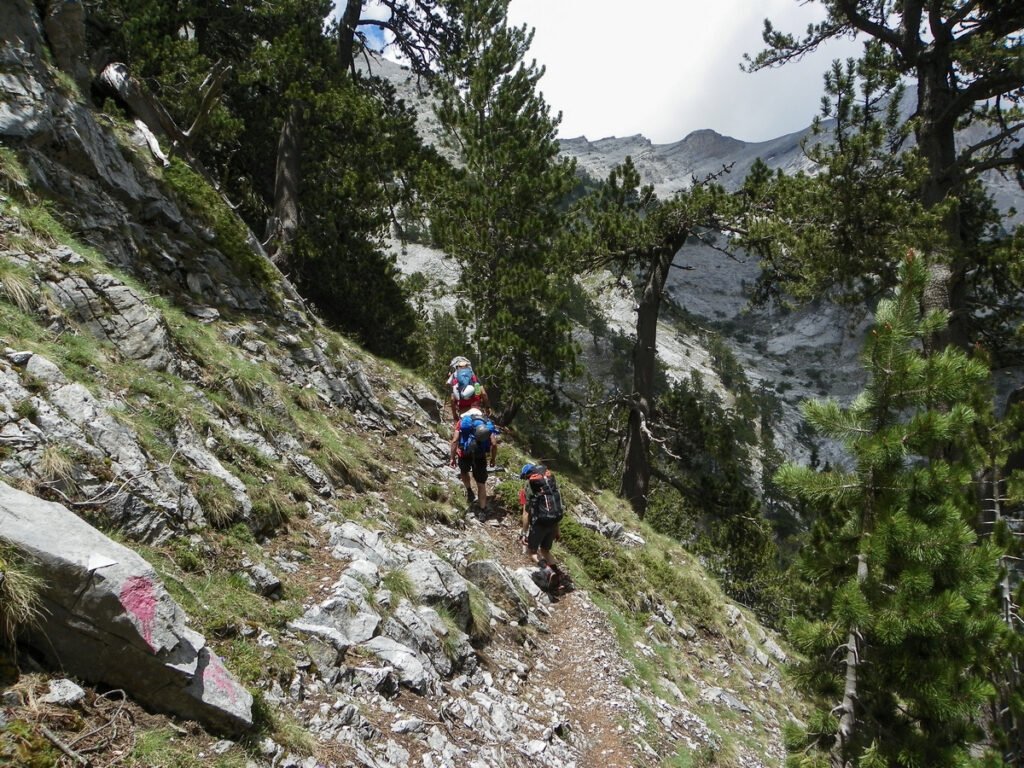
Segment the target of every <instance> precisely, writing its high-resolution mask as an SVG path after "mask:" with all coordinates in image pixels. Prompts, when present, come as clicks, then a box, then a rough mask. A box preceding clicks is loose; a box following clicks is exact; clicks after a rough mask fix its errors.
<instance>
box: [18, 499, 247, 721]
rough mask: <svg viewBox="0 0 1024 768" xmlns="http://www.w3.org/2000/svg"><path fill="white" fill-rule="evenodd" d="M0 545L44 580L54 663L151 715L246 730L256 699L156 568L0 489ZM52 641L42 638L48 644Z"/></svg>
mask: <svg viewBox="0 0 1024 768" xmlns="http://www.w3.org/2000/svg"><path fill="white" fill-rule="evenodd" d="M0 538H3V539H6V540H7V541H9V542H11V543H12V544H13V545H14V546H16V547H17V548H19V549H20V550H22V551H23V552H25V553H27V554H28V555H29V556H30V557H31V558H33V559H34V560H36V561H37V562H38V563H40V565H41V567H42V568H43V569H44V570H45V573H46V574H47V578H46V581H45V582H44V587H43V592H42V599H43V606H44V608H45V613H44V616H43V619H42V620H41V623H40V626H39V627H38V628H36V629H35V630H34V631H33V632H34V633H36V634H38V635H40V636H41V638H40V639H37V642H35V646H36V648H37V649H38V650H40V651H41V652H43V653H46V654H48V655H49V656H50V657H51V658H50V659H49V661H50V663H52V664H54V665H56V666H58V667H60V668H63V669H64V670H66V671H67V672H70V673H72V674H74V675H76V676H78V677H80V678H82V679H83V680H90V681H94V682H101V683H104V684H107V685H112V686H114V687H118V688H124V689H125V690H126V691H128V692H129V694H130V695H131V696H132V697H133V698H135V699H136V700H138V701H140V702H142V703H144V704H146V705H147V706H150V707H153V708H154V709H157V710H160V711H164V712H171V713H174V714H176V715H179V716H181V717H184V718H186V719H190V720H198V721H200V722H202V723H205V724H206V725H207V726H209V727H211V728H214V729H215V730H220V731H225V732H228V733H240V732H241V731H244V730H245V729H247V728H248V727H249V726H250V725H251V724H252V696H251V695H250V694H249V692H248V691H247V690H246V689H245V688H244V687H243V686H242V685H240V684H239V683H238V682H237V681H236V680H235V679H234V678H233V677H232V676H231V673H230V672H228V670H227V669H225V668H224V666H223V664H221V662H220V660H219V659H218V658H217V657H216V655H214V654H212V653H211V652H210V650H209V649H208V648H207V647H206V641H205V639H204V638H203V637H202V635H199V634H198V633H196V632H194V631H192V630H190V629H189V628H188V627H187V626H186V625H185V617H184V614H183V613H182V611H181V609H180V608H179V607H178V605H177V603H175V602H174V600H173V599H172V598H171V596H170V595H169V594H167V591H166V589H164V586H163V584H162V583H161V582H160V580H159V579H158V577H157V575H156V572H155V571H154V570H153V568H152V566H150V565H149V563H147V562H146V561H145V560H143V559H142V558H141V557H139V556H138V555H137V554H135V553H134V552H133V551H132V550H130V549H127V548H126V547H123V546H121V545H120V544H117V543H116V542H114V541H111V540H110V539H108V538H107V537H106V536H104V535H103V534H101V533H100V532H99V531H97V530H96V529H94V528H93V527H92V526H90V525H89V524H88V523H86V522H85V521H83V520H81V519H80V518H79V517H78V516H77V515H75V514H74V513H72V512H70V511H69V510H68V509H66V508H65V507H63V506H61V505H60V504H54V503H52V502H47V501H43V500H41V499H38V498H36V497H35V496H31V495H29V494H27V493H23V492H21V491H18V490H16V489H14V488H12V487H10V486H9V485H7V484H6V483H0ZM42 638H45V639H42Z"/></svg>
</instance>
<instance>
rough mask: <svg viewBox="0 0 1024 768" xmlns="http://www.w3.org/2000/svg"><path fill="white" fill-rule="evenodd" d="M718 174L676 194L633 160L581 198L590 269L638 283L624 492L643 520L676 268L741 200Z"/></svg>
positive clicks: (579, 227) (579, 221) (579, 232)
mask: <svg viewBox="0 0 1024 768" xmlns="http://www.w3.org/2000/svg"><path fill="white" fill-rule="evenodd" d="M713 182H714V180H713V179H706V180H704V181H703V182H700V183H696V184H694V185H693V186H692V187H691V188H690V189H688V190H685V191H681V192H678V193H676V194H675V195H674V196H673V197H671V198H670V199H668V200H659V199H658V197H657V196H656V195H655V194H654V188H653V187H651V186H649V185H643V186H642V185H641V183H640V173H639V172H638V171H637V169H636V167H635V166H634V165H633V161H632V159H631V158H629V157H627V158H626V160H625V162H624V163H623V164H622V165H621V166H618V167H616V168H614V169H613V170H612V171H611V173H610V174H609V175H608V179H607V181H605V183H604V184H603V185H602V186H601V187H600V188H599V189H598V190H597V192H595V193H594V194H592V195H589V196H587V197H586V198H584V199H583V200H581V201H580V202H579V204H578V205H577V206H576V209H575V215H574V227H575V231H574V238H575V240H576V242H577V247H578V248H579V250H580V251H582V252H583V253H584V258H583V262H584V264H585V265H586V268H587V269H588V270H593V271H604V270H607V271H610V272H611V273H612V274H614V275H616V276H617V277H620V278H622V277H625V278H627V279H631V280H632V281H633V282H634V285H635V289H636V301H637V308H636V338H635V341H634V344H633V359H632V363H633V371H632V373H633V382H632V390H631V392H630V393H629V395H628V396H627V398H626V401H627V402H626V405H625V407H626V408H627V409H628V411H629V416H628V420H627V425H626V442H625V448H624V453H625V459H624V461H623V466H622V472H621V475H620V484H619V495H620V496H622V497H623V498H625V499H627V500H628V501H629V503H630V506H632V508H633V511H634V512H636V514H637V515H638V516H639V517H641V518H643V516H644V515H645V513H646V510H647V504H648V501H649V499H648V493H649V487H650V479H651V426H650V420H651V418H652V415H653V413H654V399H655V372H656V362H657V338H658V319H659V316H660V313H661V308H662V304H663V298H664V289H665V283H666V281H667V280H668V276H669V272H670V271H671V270H672V267H673V266H676V257H677V255H678V254H679V252H680V250H681V249H682V247H683V246H684V245H685V244H686V242H687V240H689V239H690V238H697V237H703V236H705V235H706V233H707V232H708V231H712V232H713V231H715V230H719V231H721V230H725V229H728V228H729V226H731V225H729V224H727V222H728V221H729V220H730V219H732V218H733V217H735V215H736V213H737V211H738V210H739V208H740V201H739V200H738V199H736V198H732V197H730V196H729V195H727V194H726V193H725V191H724V190H723V189H722V187H721V186H720V185H718V184H716V183H713Z"/></svg>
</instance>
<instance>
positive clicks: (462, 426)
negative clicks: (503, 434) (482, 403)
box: [450, 408, 498, 511]
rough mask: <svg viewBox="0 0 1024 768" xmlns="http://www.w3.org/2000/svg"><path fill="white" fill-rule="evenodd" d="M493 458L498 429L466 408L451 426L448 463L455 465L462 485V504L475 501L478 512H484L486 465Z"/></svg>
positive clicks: (480, 415)
mask: <svg viewBox="0 0 1024 768" xmlns="http://www.w3.org/2000/svg"><path fill="white" fill-rule="evenodd" d="M497 456H498V428H497V427H496V426H494V423H493V422H492V421H491V420H490V418H488V417H487V416H485V415H484V413H483V411H481V410H480V409H479V408H470V409H469V410H468V411H466V412H465V413H463V414H462V415H461V416H460V417H459V420H458V421H457V422H456V424H455V434H454V435H452V443H451V461H450V463H451V465H452V466H453V467H454V466H456V464H458V467H459V476H460V479H461V480H462V484H463V485H465V486H466V503H468V504H472V503H473V502H474V501H475V502H476V504H477V507H478V509H480V510H481V511H483V510H486V509H487V464H488V461H489V462H490V465H491V466H492V467H493V466H494V462H495V460H496V459H497ZM473 480H475V481H476V487H477V492H476V493H473V484H472V481H473Z"/></svg>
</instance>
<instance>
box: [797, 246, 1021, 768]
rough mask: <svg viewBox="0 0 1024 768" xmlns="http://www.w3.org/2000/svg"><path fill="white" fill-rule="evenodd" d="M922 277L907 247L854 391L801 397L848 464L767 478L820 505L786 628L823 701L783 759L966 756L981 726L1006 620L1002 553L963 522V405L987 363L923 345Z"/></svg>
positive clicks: (885, 761) (966, 509)
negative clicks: (861, 385) (865, 380)
mask: <svg viewBox="0 0 1024 768" xmlns="http://www.w3.org/2000/svg"><path fill="white" fill-rule="evenodd" d="M926 280H927V272H926V269H925V266H924V264H923V263H922V261H921V260H919V259H916V258H914V255H913V252H911V254H910V255H909V256H908V257H907V259H906V260H905V261H904V263H903V265H902V267H901V271H900V286H899V289H898V291H897V292H896V294H895V296H894V297H893V298H890V299H886V300H883V301H882V302H880V303H879V306H878V310H877V313H876V319H875V326H874V329H873V330H872V332H871V334H870V336H869V338H868V340H867V343H866V347H865V351H864V355H863V359H864V364H865V366H866V368H867V370H868V372H869V374H870V382H869V384H868V385H867V387H866V389H865V390H864V392H862V393H861V395H860V396H859V397H858V398H856V400H855V401H854V402H853V403H852V404H851V405H850V406H849V407H848V408H840V406H839V405H838V404H837V403H836V402H834V401H826V402H822V403H808V404H807V405H806V406H805V409H804V412H805V415H806V418H807V419H808V421H809V422H810V423H811V424H812V425H813V426H814V427H815V428H817V429H818V430H819V431H820V432H821V433H823V434H826V435H829V436H831V437H834V438H839V439H842V440H844V441H845V442H846V444H847V446H848V448H849V451H850V454H851V456H852V461H853V466H852V467H851V468H850V469H849V470H839V469H833V470H828V471H823V472H820V473H819V472H815V471H814V470H813V469H810V468H806V467H799V466H796V465H787V466H786V467H784V468H783V469H782V470H780V472H779V474H778V476H777V480H778V482H779V483H780V485H781V486H782V487H783V488H784V489H785V490H787V491H789V492H790V493H792V494H793V495H794V496H795V497H797V498H799V499H801V500H802V501H804V502H806V503H807V504H808V505H810V506H811V507H812V508H813V509H815V510H816V511H817V512H818V514H819V517H818V520H817V522H816V524H815V526H814V530H813V536H812V541H811V542H810V545H809V546H808V547H807V548H805V551H804V556H803V558H802V561H801V572H802V573H803V574H805V576H806V578H807V579H808V581H809V587H810V590H809V594H812V595H815V596H816V601H815V604H814V605H813V606H812V612H811V615H810V617H809V618H804V619H800V620H797V621H795V622H794V625H793V627H792V630H793V631H792V635H791V637H792V639H793V641H794V643H795V644H796V645H797V647H798V648H799V650H800V651H801V652H802V653H803V654H804V655H805V658H804V660H802V661H801V662H799V663H797V664H796V665H795V667H794V672H795V677H796V679H797V681H798V682H799V683H800V684H801V685H802V687H803V688H804V689H805V690H806V691H807V692H809V693H811V694H814V695H815V696H816V697H817V698H818V700H819V701H820V705H819V708H818V709H817V711H816V712H815V714H814V716H813V717H812V718H811V719H810V721H809V723H808V725H807V727H806V729H805V730H804V731H803V732H802V733H800V734H795V733H794V734H790V744H789V747H790V750H791V755H790V758H789V765H791V766H826V765H829V766H832V768H841V767H843V766H872V767H873V768H874V767H875V766H894V767H895V766H903V765H920V766H930V767H936V768H937V767H939V766H959V765H966V764H967V763H968V762H970V758H969V746H970V745H972V744H974V743H975V742H977V741H979V739H980V737H981V731H980V728H979V727H978V722H977V721H978V718H979V714H980V712H981V710H982V706H983V704H984V703H985V700H986V698H987V697H989V696H991V694H992V693H993V691H992V686H991V685H990V684H989V683H988V682H987V680H986V676H985V670H983V669H982V662H984V660H985V659H986V658H987V654H988V649H989V646H990V645H991V644H992V643H993V641H995V640H997V639H998V638H999V637H1002V636H1003V635H1004V633H1005V625H1004V624H1002V622H1001V621H1000V617H999V614H998V611H996V610H995V604H994V601H993V595H994V590H995V585H996V582H997V576H998V558H999V552H998V551H997V549H996V547H995V546H993V545H992V544H991V543H988V542H982V543H979V542H978V541H977V539H976V536H975V534H974V531H973V528H972V526H971V522H972V521H973V517H974V499H973V493H974V491H973V485H972V482H971V475H970V468H969V457H970V455H971V453H972V451H973V449H974V445H975V433H974V430H973V425H974V423H975V422H976V420H977V413H976V411H975V409H974V408H972V407H971V405H970V403H972V402H974V400H975V398H974V395H975V393H976V392H977V391H978V388H979V387H981V388H984V383H985V381H986V378H987V376H988V371H987V368H986V366H985V365H983V364H981V363H979V362H976V361H973V360H971V359H969V358H968V357H967V356H966V355H965V354H964V353H963V352H962V351H960V350H958V349H955V348H954V347H947V348H946V349H945V350H943V351H933V352H931V353H926V352H925V351H923V344H922V341H923V339H924V338H926V337H930V336H932V335H934V334H935V333H936V331H938V330H939V329H940V328H941V326H942V325H943V324H944V323H945V322H946V317H945V315H944V314H942V313H939V312H931V313H929V314H927V315H925V316H922V314H921V311H920V308H919V306H920V305H919V301H920V297H921V293H922V291H923V290H924V287H925V283H926ZM951 449H952V450H951ZM951 456H952V457H953V458H950V457H951ZM956 457H961V458H956Z"/></svg>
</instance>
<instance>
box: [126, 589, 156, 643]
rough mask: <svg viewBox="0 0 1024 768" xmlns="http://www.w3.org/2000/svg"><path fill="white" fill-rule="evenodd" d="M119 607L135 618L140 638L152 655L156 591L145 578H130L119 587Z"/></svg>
mask: <svg viewBox="0 0 1024 768" xmlns="http://www.w3.org/2000/svg"><path fill="white" fill-rule="evenodd" d="M121 605H122V606H124V609H125V611H127V612H128V613H129V614H131V615H132V616H134V617H135V619H136V620H137V621H138V622H139V629H140V630H141V631H142V638H143V639H144V640H145V641H146V645H148V646H149V647H150V648H151V649H152V650H153V652H154V653H156V648H155V647H154V645H153V621H154V619H155V618H156V589H155V588H154V586H153V582H152V581H150V580H149V579H147V578H146V577H145V576H132V577H131V578H130V579H127V580H126V581H125V583H124V586H123V587H121Z"/></svg>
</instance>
